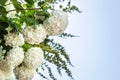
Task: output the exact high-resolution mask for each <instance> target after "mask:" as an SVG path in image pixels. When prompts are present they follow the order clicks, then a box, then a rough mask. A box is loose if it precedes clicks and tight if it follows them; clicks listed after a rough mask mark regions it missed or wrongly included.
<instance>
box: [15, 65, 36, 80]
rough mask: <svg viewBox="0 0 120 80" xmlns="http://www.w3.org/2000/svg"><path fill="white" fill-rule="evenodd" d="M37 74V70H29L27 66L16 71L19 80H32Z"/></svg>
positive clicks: (17, 68)
mask: <svg viewBox="0 0 120 80" xmlns="http://www.w3.org/2000/svg"><path fill="white" fill-rule="evenodd" d="M35 72H36V70H35V69H28V68H27V67H25V66H20V67H16V68H15V69H14V73H15V76H16V78H17V80H32V78H33V75H34V73H35Z"/></svg>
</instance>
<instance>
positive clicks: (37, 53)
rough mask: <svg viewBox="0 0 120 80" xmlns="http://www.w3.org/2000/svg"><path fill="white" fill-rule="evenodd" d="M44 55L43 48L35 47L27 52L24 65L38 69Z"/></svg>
mask: <svg viewBox="0 0 120 80" xmlns="http://www.w3.org/2000/svg"><path fill="white" fill-rule="evenodd" d="M43 60H44V55H43V51H42V49H41V48H38V47H33V48H30V49H29V50H28V51H27V52H26V53H25V58H24V60H23V65H25V66H26V67H28V68H30V69H37V68H38V67H39V66H40V65H41V64H42V62H43Z"/></svg>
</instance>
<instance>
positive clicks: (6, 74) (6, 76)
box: [0, 60, 16, 80]
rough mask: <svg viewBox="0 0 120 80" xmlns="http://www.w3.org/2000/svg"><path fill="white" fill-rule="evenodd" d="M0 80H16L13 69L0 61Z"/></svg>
mask: <svg viewBox="0 0 120 80" xmlns="http://www.w3.org/2000/svg"><path fill="white" fill-rule="evenodd" d="M0 80H16V78H15V75H14V72H13V67H12V66H10V65H9V64H8V62H7V61H6V60H0Z"/></svg>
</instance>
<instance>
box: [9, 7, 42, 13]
mask: <svg viewBox="0 0 120 80" xmlns="http://www.w3.org/2000/svg"><path fill="white" fill-rule="evenodd" d="M39 9H41V8H27V9H18V10H19V11H24V10H39ZM12 11H16V9H13V10H9V11H7V13H9V12H12Z"/></svg>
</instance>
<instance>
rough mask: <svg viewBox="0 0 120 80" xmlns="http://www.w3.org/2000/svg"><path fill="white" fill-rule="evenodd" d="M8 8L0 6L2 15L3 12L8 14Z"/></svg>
mask: <svg viewBox="0 0 120 80" xmlns="http://www.w3.org/2000/svg"><path fill="white" fill-rule="evenodd" d="M6 13H7V12H6V9H5V8H4V7H3V6H0V15H1V14H6Z"/></svg>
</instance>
